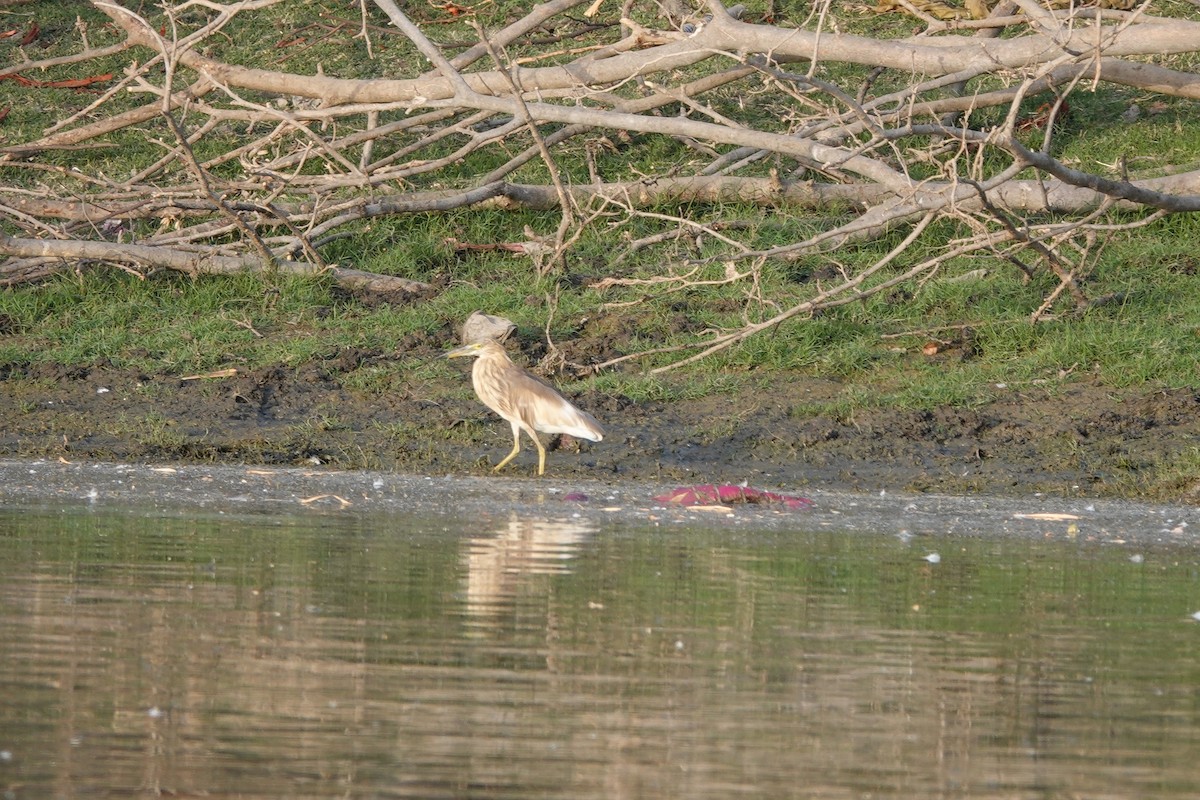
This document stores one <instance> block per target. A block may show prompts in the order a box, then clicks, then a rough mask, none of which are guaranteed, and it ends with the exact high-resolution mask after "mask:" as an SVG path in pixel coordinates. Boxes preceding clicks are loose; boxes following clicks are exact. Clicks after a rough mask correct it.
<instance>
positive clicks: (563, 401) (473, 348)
mask: <svg viewBox="0 0 1200 800" xmlns="http://www.w3.org/2000/svg"><path fill="white" fill-rule="evenodd" d="M468 356H470V357H474V358H475V365H474V366H473V367H472V368H471V383H472V384H473V385H474V387H475V394H476V395H477V396H478V397H479V399H480V401H481V402H482V403H483V404H484V405H485V406H487V407H488V408H490V409H491V410H492V411H495V412H496V413H497V414H499V415H500V416H501V417H503V418H504V419H505V420H507V421H508V424H509V425H511V426H512V435H513V448H512V452H511V453H509V454H508V455H507V456H505V457H504V459H503V460H502V461H501V462H500V463H499V464H497V465H496V466H495V467H493V468H492V471H493V472H498V471H499V470H501V469H503V468H504V466H505V465H507V464H508V462H510V461H512V460H513V459H514V458H516V457H517V453H519V452H521V431H525V433H527V434H529V438H530V439H533V443H534V444H535V445H537V450H538V475H543V474H545V472H546V448H545V447H543V446H542V443H541V441H540V440H539V439H538V435H537V432H538V431H541V432H542V433H566V434H570V435H571V436H575V437H577V438H579V439H587V440H589V441H593V442H598V441H600V440H601V439H603V438H604V429H603V428H601V427H600V423H599V422H597V421H596V418H595V417H593V416H592V415H591V414H589V413H587V412H586V411H581V410H580V409H578V408H576V407H575V406H574V405H572V404H571V401H569V400H567V398H565V397H563V396H562V395H561V394H559V393H558V392H557V391H556V390H555V389H554V388H553V387H552V386H550V384H548V383H546V382H544V381H542V380H541V379H539V378H536V377H534V376H533V375H531V374H529V373H528V372H526V371H525V370H523V369H521V368H520V367H518V366H517V365H516V364H514V363H513V362H512V359H510V358H509V357H508V353H506V352H505V350H504V347H502V346H501V345H500V343H499V342H496V341H493V340H491V339H483V340H480V341H476V342H471V343H470V344H464V345H463V346H461V347H456V348H454V349H453V350H451V351H450V352H448V353H446V354H445V356H444V357H445V358H463V357H468Z"/></svg>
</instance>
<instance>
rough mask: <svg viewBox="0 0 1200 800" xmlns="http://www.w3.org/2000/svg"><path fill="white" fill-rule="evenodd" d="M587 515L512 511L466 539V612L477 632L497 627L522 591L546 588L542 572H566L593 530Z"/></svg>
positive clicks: (528, 592) (529, 592) (529, 593)
mask: <svg viewBox="0 0 1200 800" xmlns="http://www.w3.org/2000/svg"><path fill="white" fill-rule="evenodd" d="M596 530H597V528H596V526H595V525H594V524H593V523H591V522H588V521H586V520H551V519H545V518H539V517H521V516H518V515H516V514H513V515H512V516H511V517H509V520H508V523H507V524H505V525H502V526H501V527H500V528H499V529H498V530H496V531H495V532H494V533H492V534H491V535H487V536H475V537H472V538H470V539H468V540H467V551H466V553H465V554H464V562H465V566H466V577H465V580H466V613H467V616H468V617H469V618H471V620H472V625H473V627H475V628H476V629H477V630H478V631H479V633H481V634H482V633H484V632H485V631H487V630H490V629H496V628H498V627H499V622H500V618H501V617H502V616H504V615H505V612H507V611H510V610H511V609H512V608H513V606H514V605H516V603H517V600H518V599H519V598H521V597H528V596H534V595H537V594H538V593H539V592H542V591H543V590H544V589H545V586H546V581H545V580H544V577H545V576H554V575H568V574H570V573H571V571H572V563H571V562H572V560H573V559H574V558H575V557H576V556H577V555H578V553H579V549H580V546H581V545H582V544H583V542H584V541H586V540H587V538H588V537H589V536H591V535H592V534H593V533H595V532H596Z"/></svg>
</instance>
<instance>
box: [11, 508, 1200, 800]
mask: <svg viewBox="0 0 1200 800" xmlns="http://www.w3.org/2000/svg"><path fill="white" fill-rule="evenodd" d="M797 519H798V523H799V524H803V520H802V518H801V517H797ZM1077 538H1078V539H1079V540H1078V541H1077V540H1076V538H1072V537H1070V536H1065V535H1063V536H1053V537H1050V538H1047V539H1044V540H1042V539H1034V540H1028V539H1022V540H1016V539H1013V538H1006V537H988V536H982V537H979V536H972V537H969V538H956V537H954V536H944V537H917V538H911V539H910V538H908V537H898V536H896V535H895V533H894V532H891V531H889V532H879V533H864V532H862V531H858V532H853V533H847V532H839V531H836V530H821V531H817V532H810V531H805V530H803V529H797V530H794V531H786V532H781V531H778V530H775V531H757V532H756V531H755V530H747V529H741V528H736V529H730V528H729V527H727V526H723V525H721V524H720V523H719V522H715V521H709V522H708V524H707V526H704V527H702V526H696V527H685V526H675V527H669V526H668V527H656V526H654V525H653V524H652V523H651V522H646V523H645V524H640V525H638V524H629V523H628V522H620V523H613V522H611V521H606V520H604V519H603V518H602V517H601V518H598V519H595V520H592V519H590V517H589V515H588V514H587V513H584V514H583V515H582V516H572V514H571V513H570V512H569V511H568V512H564V514H563V516H562V517H561V518H553V517H545V516H541V517H533V516H515V515H509V514H507V513H505V512H503V511H499V510H498V511H496V512H495V513H494V514H490V515H489V514H483V515H478V514H476V515H473V516H472V517H471V518H454V517H452V516H445V515H442V516H438V517H436V518H429V519H423V518H421V517H413V516H395V515H393V516H379V517H371V516H365V517H364V516H359V517H354V518H344V517H342V516H340V515H337V514H311V515H308V516H301V517H280V516H268V515H261V516H255V515H242V516H236V517H234V516H227V515H219V514H213V513H208V514H201V515H191V516H181V515H178V514H172V513H166V512H161V511H160V512H137V511H129V512H125V513H121V512H117V511H112V510H92V511H86V510H83V511H74V512H66V511H61V510H58V511H50V510H41V511H38V510H36V509H35V510H29V509H26V510H23V511H12V510H10V511H4V512H0V796H3V797H4V798H108V797H114V798H115V797H140V796H145V797H151V796H155V795H156V794H157V793H161V794H163V795H166V796H181V797H207V798H223V797H238V798H257V797H263V798H285V797H286V798H347V797H352V798H358V797H363V798H374V797H385V798H388V797H421V798H441V797H456V798H457V797H471V798H476V797H477V798H546V797H566V798H605V799H606V800H608V799H610V798H623V797H630V798H639V797H652V798H674V797H678V798H730V797H740V796H747V797H767V798H781V797H804V798H865V797H870V798H942V797H947V798H1076V797H1087V798H1093V799H1094V798H1141V797H1156V798H1176V797H1178V798H1183V797H1196V796H1197V795H1200V658H1198V655H1200V648H1198V647H1197V644H1198V642H1200V623H1198V622H1196V621H1194V620H1193V619H1192V618H1191V614H1192V613H1193V612H1195V611H1197V610H1200V550H1197V549H1196V548H1194V547H1191V546H1187V545H1184V544H1178V545H1163V544H1160V545H1155V546H1152V547H1145V546H1143V547H1141V548H1140V549H1139V548H1137V547H1134V546H1131V545H1125V544H1120V543H1117V544H1114V543H1111V542H1109V543H1100V542H1087V541H1083V540H1082V539H1083V537H1077ZM934 551H936V552H937V553H938V555H939V556H940V560H937V561H936V563H934V562H933V561H931V560H929V559H928V558H927V557H928V556H929V554H930V553H932V552H934Z"/></svg>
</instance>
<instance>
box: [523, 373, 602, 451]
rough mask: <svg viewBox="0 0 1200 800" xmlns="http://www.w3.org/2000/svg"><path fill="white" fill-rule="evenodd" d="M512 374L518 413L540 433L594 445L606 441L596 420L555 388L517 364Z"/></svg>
mask: <svg viewBox="0 0 1200 800" xmlns="http://www.w3.org/2000/svg"><path fill="white" fill-rule="evenodd" d="M508 372H509V375H507V376H506V377H508V378H509V380H510V384H511V386H513V387H514V391H513V393H512V400H513V403H514V410H515V411H516V412H517V414H518V416H519V417H520V418H521V419H522V420H524V421H525V422H527V423H528V424H530V425H532V426H533V427H534V428H535V429H536V430H539V431H542V432H543V433H566V434H569V435H571V436H576V437H578V438H580V439H589V440H591V441H593V442H598V441H600V440H601V439H603V438H604V428H602V427H600V423H599V422H597V421H596V418H595V417H593V416H592V415H591V414H589V413H587V412H586V411H583V410H582V409H579V408H577V407H576V406H575V405H574V404H573V403H572V402H571V401H570V400H568V399H567V398H565V397H563V396H562V395H561V394H559V393H558V390H557V389H555V388H554V387H553V386H551V385H550V384H548V383H546V382H545V381H543V380H541V379H540V378H538V377H537V376H535V375H531V374H530V373H528V372H526V371H525V370H523V369H521V368H520V367H518V366H516V365H515V364H513V365H510V367H509V370H508ZM502 416H503V415H502Z"/></svg>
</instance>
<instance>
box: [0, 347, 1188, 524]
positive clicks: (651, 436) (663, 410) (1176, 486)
mask: <svg viewBox="0 0 1200 800" xmlns="http://www.w3.org/2000/svg"><path fill="white" fill-rule="evenodd" d="M420 345H422V346H424V343H420ZM435 355H436V351H435V350H432V349H430V356H431V357H434V356H435ZM527 355H530V354H527ZM389 358H390V354H388V353H384V352H376V351H368V350H343V351H339V352H336V353H332V354H330V355H328V356H327V357H324V358H318V359H314V360H313V361H310V362H308V363H306V364H303V365H300V366H285V365H276V366H272V367H268V368H263V369H257V370H251V371H239V372H237V373H236V374H233V375H225V376H223V377H209V378H195V379H191V380H185V379H184V378H187V377H190V376H171V375H149V374H143V373H140V372H137V371H131V370H128V369H120V368H116V367H113V366H111V365H107V364H96V365H90V366H77V367H64V366H60V365H51V364H27V365H21V364H8V365H5V366H4V367H3V368H2V369H0V386H3V387H4V390H3V391H2V392H0V420H3V425H2V429H0V458H46V459H52V460H57V459H62V460H63V461H68V462H75V461H80V460H84V461H118V462H134V463H143V462H144V463H182V464H188V463H196V464H236V465H264V466H306V467H318V468H329V469H347V470H356V469H369V470H379V471H383V472H396V473H407V474H416V475H480V476H482V475H487V474H489V473H490V465H491V464H494V463H496V461H498V460H499V459H500V458H501V457H502V456H504V455H505V454H506V453H507V452H508V448H509V447H510V446H511V439H510V438H509V429H508V426H507V424H505V423H504V422H503V421H501V420H500V419H498V418H497V417H495V416H494V415H492V414H491V413H490V412H489V411H488V410H487V409H485V408H484V407H483V406H481V405H480V404H479V403H478V402H477V401H476V400H475V399H474V398H473V397H472V396H470V395H469V393H468V392H466V391H464V388H463V387H464V385H465V384H466V383H467V382H468V381H469V377H468V376H467V374H466V370H465V369H464V370H462V371H461V372H458V371H455V373H454V374H450V373H447V374H445V375H444V376H440V377H436V378H429V377H428V376H426V377H422V378H421V379H420V380H415V379H414V381H413V382H412V383H411V384H403V385H400V386H396V385H395V384H393V385H392V386H391V388H390V389H389V390H387V391H382V390H367V389H362V388H351V387H355V386H361V385H363V384H364V381H361V380H359V381H355V380H353V379H352V378H353V376H354V375H355V373H356V372H357V371H359V370H362V369H371V368H373V367H375V368H378V367H379V366H381V365H385V364H386V363H387V361H388V359H389ZM843 391H844V387H843V386H842V385H841V384H839V383H837V382H834V381H827V380H820V379H813V378H811V377H807V376H788V375H783V376H779V377H777V378H775V379H774V380H773V381H772V382H771V383H770V384H769V385H767V386H765V387H764V386H762V385H758V386H755V387H754V388H753V389H752V390H746V391H743V392H740V393H738V394H721V395H709V396H706V397H703V398H700V399H678V400H672V399H670V398H669V395H670V390H669V384H668V390H667V391H666V392H665V393H664V394H665V395H666V396H667V399H665V400H662V401H656V402H634V401H632V400H630V399H629V398H626V397H622V396H614V395H608V394H601V393H599V392H597V391H595V390H591V391H587V392H584V393H582V394H575V395H573V399H574V400H575V402H576V403H578V404H579V405H580V406H581V407H583V408H585V409H587V410H589V411H591V412H592V413H593V414H595V415H596V417H598V418H599V419H600V421H601V422H602V423H603V424H604V425H605V427H606V429H607V436H606V437H605V440H604V441H603V442H600V443H597V444H592V443H588V442H583V443H578V442H574V441H553V442H552V443H551V452H550V455H549V457H548V461H547V472H548V474H551V475H554V476H557V477H559V478H572V477H573V478H577V479H584V478H587V479H594V480H599V481H646V482H655V483H689V482H695V483H714V482H732V483H737V482H743V481H746V482H749V483H750V484H752V485H755V486H759V487H761V488H765V489H774V488H787V489H788V490H803V489H804V488H805V487H819V488H824V489H836V490H849V491H859V492H872V491H878V490H892V491H896V490H900V491H909V492H929V493H937V494H958V495H962V494H975V493H987V494H998V495H1026V494H1031V493H1036V492H1043V493H1047V494H1053V495H1057V496H1074V497H1090V496H1095V497H1125V498H1137V499H1144V500H1153V501H1169V502H1173V501H1178V502H1184V503H1195V502H1197V500H1200V482H1198V480H1197V476H1196V475H1195V474H1194V472H1189V471H1188V470H1187V469H1176V465H1179V464H1187V463H1192V464H1194V463H1196V461H1197V456H1196V448H1197V442H1198V439H1197V434H1198V433H1200V391H1197V390H1195V389H1191V388H1186V389H1173V390H1157V391H1149V390H1140V391H1138V390H1130V391H1117V390H1114V389H1112V388H1111V387H1105V386H1102V385H1100V384H1098V383H1095V382H1093V381H1092V379H1090V378H1088V377H1086V376H1083V377H1079V378H1075V379H1072V380H1071V382H1069V383H1065V384H1062V385H1059V386H1056V387H1052V388H1038V387H1034V388H1026V389H1011V390H1009V389H998V390H997V396H996V399H994V400H993V401H991V402H989V403H987V404H984V405H980V406H976V407H971V408H957V407H955V408H949V407H948V408H941V409H937V410H934V411H912V410H900V411H898V410H895V409H886V408H867V409H857V410H854V411H853V412H847V413H846V414H845V415H844V416H837V415H834V414H828V413H821V411H820V410H821V409H826V408H829V407H830V405H831V404H833V403H835V402H836V401H837V399H838V398H839V396H841V395H842V392H843ZM568 394H570V391H569V390H568ZM536 463H537V454H536V452H535V451H534V450H533V448H532V447H531V446H529V445H528V443H526V445H524V446H523V450H522V453H521V455H520V456H518V458H517V459H516V460H515V461H514V463H513V464H511V465H510V466H509V467H508V468H506V470H505V473H504V474H505V475H507V476H511V477H520V478H526V477H528V478H533V477H534V472H535V471H536Z"/></svg>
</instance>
